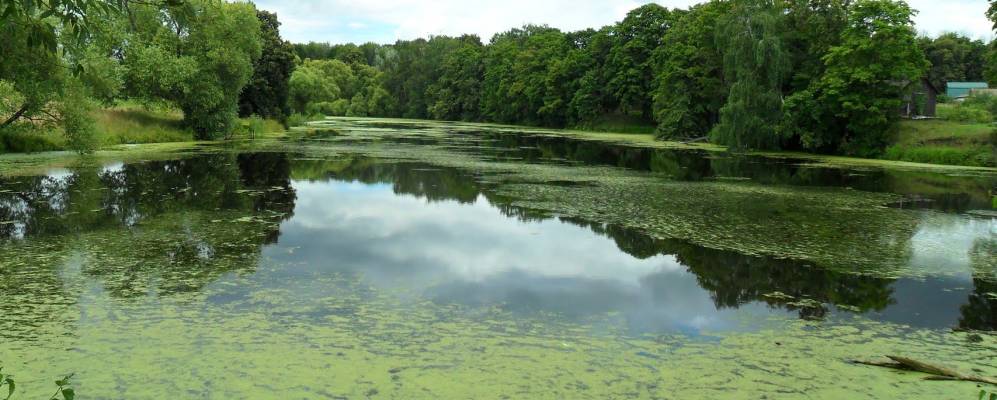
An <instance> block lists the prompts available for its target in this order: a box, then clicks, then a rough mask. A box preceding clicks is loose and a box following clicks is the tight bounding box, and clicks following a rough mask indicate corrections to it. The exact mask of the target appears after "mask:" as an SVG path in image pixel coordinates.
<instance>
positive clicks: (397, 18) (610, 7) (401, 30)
mask: <svg viewBox="0 0 997 400" xmlns="http://www.w3.org/2000/svg"><path fill="white" fill-rule="evenodd" d="M646 2H647V1H641V0H589V1H578V0H539V1H538V0H502V1H496V0H434V1H422V0H377V1H370V0H258V1H257V4H258V5H259V7H260V8H263V9H267V10H271V11H275V12H277V14H278V16H279V17H280V20H281V21H282V22H283V26H282V28H281V32H282V34H283V36H284V37H285V38H287V39H288V40H291V41H295V42H306V41H330V42H334V43H342V42H365V41H376V42H380V43H391V42H394V41H395V40H397V39H414V38H418V37H426V36H429V35H460V34H464V33H474V34H478V35H479V36H481V38H482V39H483V40H484V41H486V42H487V41H488V39H489V38H491V36H492V35H493V34H495V33H497V32H502V31H505V30H507V29H509V28H513V27H517V26H521V25H523V24H526V23H535V24H547V25H550V26H553V27H556V28H560V29H563V30H578V29H584V28H597V27H601V26H604V25H608V24H611V23H613V22H615V21H618V20H620V19H622V18H623V17H624V16H625V15H626V13H627V11H629V10H631V9H633V8H636V7H638V6H640V5H641V4H643V3H646ZM697 2H698V1H695V0H663V1H657V3H659V4H662V5H664V6H666V7H679V8H685V7H688V6H690V5H692V4H695V3H697ZM910 4H911V6H913V7H914V8H915V9H918V10H920V11H921V12H920V14H919V15H918V16H917V17H916V22H917V25H918V29H919V30H920V31H922V32H924V33H927V34H929V35H937V34H938V33H941V32H946V31H955V32H960V33H965V34H968V35H970V36H971V37H974V38H982V39H990V38H992V37H993V35H992V31H991V23H990V22H989V21H987V19H986V17H985V16H984V12H985V11H986V8H987V1H986V0H946V1H938V0H911V1H910Z"/></svg>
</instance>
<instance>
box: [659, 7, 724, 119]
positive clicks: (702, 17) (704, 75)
mask: <svg viewBox="0 0 997 400" xmlns="http://www.w3.org/2000/svg"><path fill="white" fill-rule="evenodd" d="M729 9H730V3H729V2H720V1H711V2H707V3H703V4H700V5H697V6H694V7H692V8H691V9H690V10H689V11H688V12H685V13H683V14H681V17H680V19H679V20H678V21H677V22H676V23H675V25H674V26H673V27H672V28H671V29H670V30H669V31H668V32H667V33H666V34H665V37H664V40H663V42H664V43H666V44H667V45H665V46H662V47H660V48H658V51H657V54H656V55H655V57H656V58H657V60H658V64H659V67H658V68H659V69H658V73H657V79H658V88H657V90H656V91H655V93H654V116H655V120H656V121H657V123H658V135H659V136H660V137H663V138H691V137H700V136H704V135H706V134H707V133H708V132H709V131H710V130H711V129H712V128H713V126H714V124H716V122H717V121H718V120H719V114H720V107H722V106H723V104H724V101H725V99H726V97H727V96H726V93H725V90H724V76H723V67H722V66H723V61H722V54H721V52H720V50H719V49H718V47H717V42H716V34H715V32H716V28H717V26H718V20H719V19H720V18H721V17H722V16H723V15H724V14H725V13H727V12H728V11H729Z"/></svg>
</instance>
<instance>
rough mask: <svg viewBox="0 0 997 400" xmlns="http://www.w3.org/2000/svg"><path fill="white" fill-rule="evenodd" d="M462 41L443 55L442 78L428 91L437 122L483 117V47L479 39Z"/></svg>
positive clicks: (468, 38)
mask: <svg viewBox="0 0 997 400" xmlns="http://www.w3.org/2000/svg"><path fill="white" fill-rule="evenodd" d="M460 39H461V45H460V47H458V48H457V49H455V50H454V51H452V52H450V53H449V54H447V55H446V56H444V58H443V63H442V64H441V65H440V77H439V79H437V80H436V81H435V82H433V83H432V84H430V85H429V87H428V88H427V89H426V91H427V98H428V102H429V110H428V111H429V116H430V117H432V118H434V119H441V120H462V121H476V120H478V119H479V118H480V117H481V80H482V79H483V78H484V74H485V70H484V64H483V63H482V56H483V54H484V46H483V45H482V44H481V39H479V38H478V37H477V36H473V35H469V36H463V37H461V38H460Z"/></svg>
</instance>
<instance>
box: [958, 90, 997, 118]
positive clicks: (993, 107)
mask: <svg viewBox="0 0 997 400" xmlns="http://www.w3.org/2000/svg"><path fill="white" fill-rule="evenodd" d="M962 106H963V107H972V108H976V109H980V110H986V111H987V112H989V113H990V115H992V116H993V115H997V96H994V95H990V94H974V95H972V96H969V97H968V98H966V100H965V101H963V102H962ZM987 122H989V121H987Z"/></svg>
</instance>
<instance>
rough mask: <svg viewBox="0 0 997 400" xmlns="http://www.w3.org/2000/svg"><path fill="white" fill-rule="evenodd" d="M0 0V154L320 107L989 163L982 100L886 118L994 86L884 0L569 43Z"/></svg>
mask: <svg viewBox="0 0 997 400" xmlns="http://www.w3.org/2000/svg"><path fill="white" fill-rule="evenodd" d="M995 4H997V3H995ZM0 6H2V8H3V10H2V11H3V12H2V14H0V15H2V17H0V22H3V25H0V32H2V33H3V34H4V37H5V38H7V39H8V40H5V41H4V42H3V43H0V53H2V54H4V55H5V57H4V59H3V60H0V152H37V151H47V150H59V149H72V150H75V151H78V152H81V153H85V152H90V151H94V150H97V149H101V148H105V147H107V146H113V145H117V144H125V143H128V144H134V143H154V142H176V141H187V140H194V139H196V140H219V139H230V138H234V137H247V136H248V137H254V136H256V135H257V134H259V133H260V132H268V131H274V130H277V129H278V128H276V126H277V125H278V124H279V125H283V126H285V127H288V126H293V125H297V124H300V123H301V122H303V120H304V119H306V118H305V117H303V116H307V115H325V116H346V117H384V118H411V119H424V120H436V121H464V122H481V123H501V124H509V125H521V126H536V127H544V128H551V129H565V128H567V129H576V130H577V129H581V130H591V131H596V132H605V135H604V136H605V137H607V138H610V137H615V136H617V135H621V134H634V135H643V136H642V139H641V141H645V140H648V139H646V138H647V137H653V138H655V139H659V140H664V141H671V142H678V143H684V144H696V145H699V144H702V143H710V144H711V145H714V146H720V147H723V148H726V149H729V150H732V151H735V152H760V151H761V152H783V151H789V152H793V153H794V154H795V153H807V154H820V155H830V156H849V157H861V158H867V159H889V160H895V161H908V162H920V163H935V164H954V165H965V166H981V167H982V166H995V158H994V142H995V136H997V134H995V133H994V129H993V128H992V125H993V123H994V122H995V121H994V117H995V116H997V96H986V95H980V96H973V97H970V98H969V99H966V101H965V102H963V103H952V102H949V100H951V99H948V98H945V96H941V97H942V99H940V101H941V102H942V103H943V104H940V105H939V106H938V116H939V118H940V120H941V121H919V120H903V119H901V110H902V109H903V110H905V113H906V114H907V115H919V114H921V113H926V114H932V113H933V112H932V111H928V110H932V109H934V107H933V106H932V107H929V105H928V104H927V103H926V101H927V100H926V99H925V98H924V97H925V96H924V94H923V93H921V92H919V91H918V90H920V89H918V88H919V87H920V85H919V84H920V83H923V82H930V85H928V86H934V87H941V86H943V85H945V84H946V83H947V82H952V81H977V82H980V81H984V80H989V81H997V50H995V49H993V48H992V47H993V46H989V47H988V45H987V44H986V43H984V42H982V41H980V40H972V39H970V38H967V37H964V36H961V35H958V34H952V33H947V34H942V35H940V36H938V37H935V38H929V37H918V35H917V32H916V30H915V26H914V23H913V21H912V17H913V15H914V14H915V13H916V10H914V9H912V8H911V7H910V5H909V4H907V3H906V2H904V1H902V0H859V1H854V2H852V1H839V0H831V1H826V2H813V1H809V0H790V1H785V2H773V1H770V0H711V1H707V2H703V3H701V4H697V5H694V6H692V7H689V8H685V9H682V8H666V7H663V6H660V5H657V4H654V3H651V4H646V5H643V6H640V7H638V8H635V9H633V10H631V11H630V12H629V13H628V14H627V15H626V17H625V18H624V19H622V20H621V21H619V22H616V23H614V24H611V25H607V26H603V27H600V28H594V27H593V28H590V29H585V30H580V31H574V32H566V31H562V30H560V29H556V28H553V27H549V26H544V25H525V26H522V27H518V28H512V29H510V30H508V31H505V32H501V33H498V34H496V35H494V36H493V37H492V38H490V39H489V40H487V41H486V40H483V39H482V38H480V37H478V36H476V35H462V36H431V37H429V38H425V39H415V40H399V41H397V42H395V43H393V44H376V43H364V44H359V45H358V44H353V43H346V44H330V43H317V42H309V43H298V44H294V43H290V42H288V41H285V40H283V39H282V38H281V36H280V30H279V28H280V25H281V23H280V22H279V21H278V18H277V15H276V14H274V13H272V12H268V11H264V10H258V9H256V7H255V5H253V4H252V3H240V2H228V1H223V0H177V1H167V2H163V3H160V2H149V3H146V2H133V1H129V0H125V1H121V2H119V1H109V0H67V1H62V2H2V3H0ZM988 17H992V18H993V19H997V7H995V10H991V12H989V13H988ZM872 27H875V28H872ZM758 55H764V56H763V57H759V56H758Z"/></svg>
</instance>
